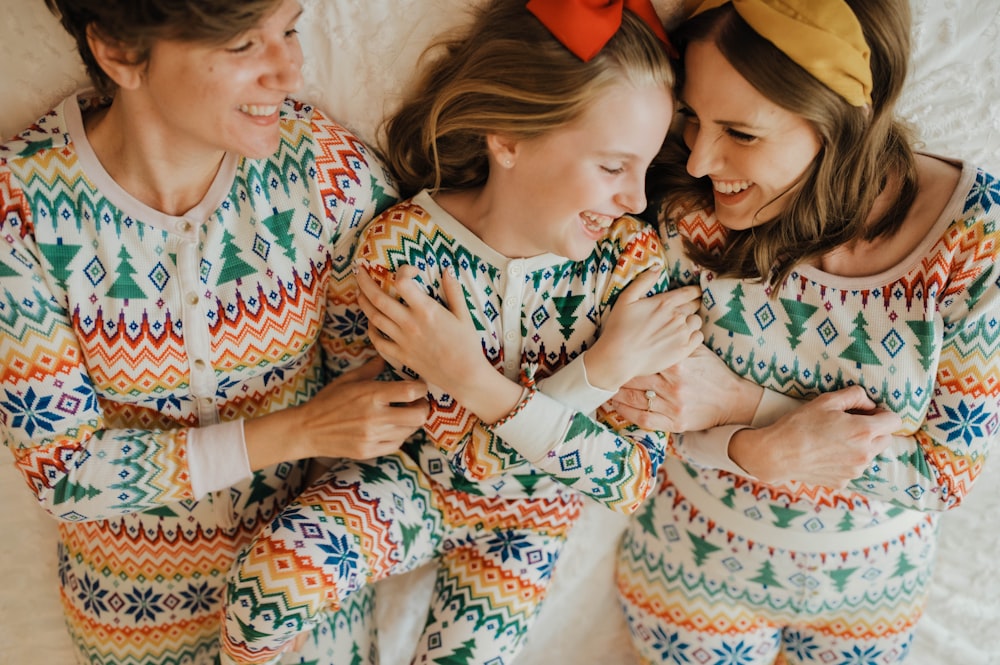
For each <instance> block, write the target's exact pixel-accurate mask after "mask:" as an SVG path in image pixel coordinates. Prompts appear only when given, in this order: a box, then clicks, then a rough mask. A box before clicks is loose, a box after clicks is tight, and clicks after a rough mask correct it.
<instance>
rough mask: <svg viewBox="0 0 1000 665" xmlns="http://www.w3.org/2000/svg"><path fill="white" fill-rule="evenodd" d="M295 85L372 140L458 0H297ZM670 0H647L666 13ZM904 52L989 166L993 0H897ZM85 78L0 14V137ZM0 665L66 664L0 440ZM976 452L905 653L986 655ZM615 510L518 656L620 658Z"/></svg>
mask: <svg viewBox="0 0 1000 665" xmlns="http://www.w3.org/2000/svg"><path fill="white" fill-rule="evenodd" d="M302 4H303V6H304V7H305V10H306V11H305V15H304V18H303V20H302V23H301V25H300V28H301V32H302V41H303V44H304V47H305V51H306V59H307V66H306V70H305V74H306V81H307V85H306V88H305V89H304V90H303V92H302V93H301V95H300V96H301V97H303V98H305V99H308V100H310V101H314V102H316V103H318V104H320V105H321V106H323V107H324V108H326V109H328V110H329V111H330V112H331V113H332V114H333V115H334V117H336V118H338V119H339V120H340V121H341V122H343V123H344V124H346V125H348V126H350V127H352V128H353V129H354V130H355V131H357V132H358V133H359V134H361V135H362V136H363V137H365V138H371V137H372V136H373V132H374V130H375V127H376V126H377V124H378V121H379V120H380V118H381V117H382V115H383V114H384V113H385V112H386V110H388V109H391V108H392V107H393V106H394V104H395V102H396V100H397V99H398V94H399V91H400V90H401V88H402V87H403V86H404V85H405V84H406V81H407V80H408V77H409V76H410V75H411V74H412V72H413V70H414V67H415V59H416V57H417V55H418V54H419V52H420V51H421V49H422V48H423V46H424V45H425V44H426V43H427V41H428V40H429V39H430V38H431V36H432V35H433V34H435V33H436V32H438V31H440V30H443V29H447V28H449V27H452V26H454V25H456V24H458V23H460V22H461V21H462V20H463V17H464V9H465V8H466V7H468V6H469V4H470V0H302ZM678 4H679V3H678V0H660V2H659V4H658V9H660V10H661V14H662V15H663V17H664V18H665V19H667V20H672V19H673V18H675V17H676V10H675V8H676V7H677V5H678ZM912 6H913V7H914V13H915V17H916V21H915V26H914V37H915V53H914V68H913V72H912V75H911V82H910V84H909V86H908V88H907V91H906V94H905V97H904V100H903V104H902V112H903V115H904V116H905V117H906V118H908V119H909V120H911V121H912V122H914V124H915V125H916V126H917V127H918V128H919V130H920V134H921V136H922V138H923V139H924V141H925V143H926V150H928V151H930V152H934V153H938V154H944V155H951V156H955V157H959V158H963V159H968V160H970V161H973V162H975V163H978V164H981V165H984V166H986V167H987V168H988V169H990V170H992V171H993V172H995V173H1000V103H998V100H1000V51H998V50H997V44H998V43H1000V39H998V38H1000V0H912ZM84 80H85V78H84V76H83V71H82V67H81V66H80V64H79V61H78V59H77V57H76V55H75V53H74V51H73V45H72V43H71V41H70V40H69V39H68V37H66V36H65V35H64V34H63V32H62V30H61V28H60V27H59V26H58V24H57V23H56V21H55V19H54V18H52V17H51V16H50V15H49V14H48V12H47V11H46V10H45V8H44V5H43V2H42V0H5V2H4V8H3V11H2V13H0V135H2V136H9V135H10V134H12V133H13V132H15V131H17V130H19V129H21V128H22V127H23V126H25V125H26V124H28V123H29V122H31V121H32V120H34V119H35V118H36V117H37V116H38V115H39V114H40V113H42V112H43V111H45V110H46V109H47V108H48V107H49V106H51V105H52V104H53V103H54V102H56V101H57V100H58V99H60V98H61V97H62V96H64V95H65V94H68V93H69V92H71V91H72V90H73V89H74V88H76V87H77V86H78V85H79V84H80V83H81V82H82V81H84ZM0 460H2V464H0V665H69V664H70V663H72V662H73V661H72V655H71V651H70V648H69V639H68V637H67V636H66V634H65V631H64V628H63V624H62V613H61V609H60V606H59V600H58V595H57V591H56V571H55V524H54V522H52V521H51V520H50V519H49V518H48V517H47V516H46V515H45V514H44V513H43V512H42V511H41V510H40V509H39V508H38V507H37V506H36V505H34V503H33V500H32V499H31V496H30V494H29V492H28V491H27V488H26V487H25V486H24V483H23V481H22V480H21V478H20V476H18V475H17V474H16V473H15V472H14V470H13V467H12V465H11V464H10V462H11V457H10V455H9V453H0ZM996 466H997V463H996V462H993V463H991V464H990V465H989V466H988V467H987V469H986V471H985V473H984V477H983V478H981V479H980V480H979V482H978V484H977V487H976V491H975V492H973V494H972V495H971V497H970V500H969V502H968V503H967V504H966V505H965V506H963V507H961V508H959V509H958V510H955V511H952V512H951V513H949V514H948V515H946V516H945V519H944V523H943V532H942V540H941V547H940V553H939V556H938V562H937V572H936V578H935V584H934V587H933V590H932V595H931V601H930V605H929V607H928V609H927V612H926V615H925V618H924V620H923V622H922V623H921V625H920V627H919V629H918V632H917V637H916V642H915V645H914V650H913V651H914V655H913V658H912V659H911V661H910V662H911V663H912V665H1000V629H998V626H1000V574H998V572H997V570H996V568H995V566H994V559H995V557H996V555H997V554H1000V520H998V518H997V515H998V514H1000V475H998V474H1000V471H997V469H996ZM623 526H624V518H622V517H620V516H617V515H614V514H611V513H609V512H608V511H605V510H603V509H601V508H599V507H597V506H593V507H589V508H588V509H587V510H586V511H585V512H584V517H583V520H582V522H581V523H580V524H579V526H578V527H577V528H576V530H575V532H574V534H573V536H572V538H571V541H570V544H569V548H568V550H567V551H566V553H565V555H564V557H563V560H562V561H561V562H560V567H559V569H558V571H557V573H556V576H555V579H554V583H553V584H554V586H553V589H552V592H551V594H550V597H549V599H548V600H547V601H546V605H545V606H544V607H543V610H542V614H541V616H540V618H539V621H538V623H537V624H536V627H535V628H534V629H533V631H532V633H531V635H530V639H529V644H528V647H527V649H526V650H525V651H524V652H523V654H522V655H521V656H520V657H519V659H518V661H517V663H518V665H553V664H560V665H561V664H567V665H590V664H593V665H597V664H601V665H608V664H610V665H634V663H635V661H634V659H633V658H632V657H631V656H630V655H629V654H628V650H627V636H626V633H625V627H624V622H623V620H622V618H621V616H620V614H619V612H618V609H617V605H616V603H615V598H614V592H613V587H612V584H611V570H612V561H613V549H614V544H615V541H616V537H617V535H618V534H619V533H620V532H621V529H622V527H623ZM428 572H429V571H426V570H424V571H417V572H416V573H412V574H410V575H408V576H404V577H402V578H399V579H395V580H390V581H389V582H387V583H385V584H384V585H383V586H382V587H380V589H379V608H378V617H379V626H380V631H381V648H382V662H383V665H398V664H402V663H406V662H408V660H409V653H410V649H411V645H412V643H413V641H414V639H415V636H416V633H417V632H418V631H419V628H420V623H421V621H422V612H421V611H419V609H420V608H422V607H424V606H425V601H426V598H427V596H428V595H429V593H430V584H431V581H432V580H431V578H430V577H429V575H428Z"/></svg>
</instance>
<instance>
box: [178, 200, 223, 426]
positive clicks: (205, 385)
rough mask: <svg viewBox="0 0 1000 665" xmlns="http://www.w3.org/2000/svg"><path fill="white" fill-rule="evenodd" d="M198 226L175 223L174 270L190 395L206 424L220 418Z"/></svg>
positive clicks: (201, 422) (199, 416)
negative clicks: (178, 292) (175, 258)
mask: <svg viewBox="0 0 1000 665" xmlns="http://www.w3.org/2000/svg"><path fill="white" fill-rule="evenodd" d="M198 230H199V224H197V223H195V222H194V221H192V220H189V219H182V220H180V222H178V224H177V233H178V234H179V235H180V236H181V240H180V243H179V245H178V248H177V268H178V271H177V273H178V278H179V282H180V285H179V286H180V289H181V311H182V315H183V319H182V320H183V325H184V331H183V334H184V346H185V349H186V350H187V354H188V362H189V363H190V370H191V386H190V389H191V396H192V397H193V398H194V400H195V405H196V408H197V410H198V423H199V425H201V426H205V425H214V424H216V423H218V422H219V414H218V411H217V409H216V405H215V393H216V390H217V389H218V387H219V383H218V380H217V379H216V377H215V371H214V370H213V369H212V343H211V337H210V335H209V330H208V317H207V316H205V306H204V303H203V298H202V296H201V292H202V290H203V288H204V286H203V285H202V283H201V280H200V279H199V271H200V265H199V264H200V257H199V254H200V251H199V247H198V241H199V232H198Z"/></svg>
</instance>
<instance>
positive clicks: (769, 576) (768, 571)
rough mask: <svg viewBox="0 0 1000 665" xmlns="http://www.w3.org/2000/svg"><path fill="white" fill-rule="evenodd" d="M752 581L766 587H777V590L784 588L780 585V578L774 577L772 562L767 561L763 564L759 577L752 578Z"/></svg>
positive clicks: (758, 573)
mask: <svg viewBox="0 0 1000 665" xmlns="http://www.w3.org/2000/svg"><path fill="white" fill-rule="evenodd" d="M750 581H751V582H756V583H757V584H762V585H764V586H766V587H775V588H777V589H783V588H784V587H783V586H781V584H779V583H778V578H776V577H775V576H774V568H772V567H771V562H770V561H765V562H764V563H763V564H761V567H760V570H759V571H758V572H757V576H756V577H751V578H750Z"/></svg>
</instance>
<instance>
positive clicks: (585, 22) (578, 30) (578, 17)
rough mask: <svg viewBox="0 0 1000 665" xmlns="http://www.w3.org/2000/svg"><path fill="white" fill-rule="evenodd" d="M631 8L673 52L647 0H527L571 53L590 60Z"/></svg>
mask: <svg viewBox="0 0 1000 665" xmlns="http://www.w3.org/2000/svg"><path fill="white" fill-rule="evenodd" d="M626 9H629V10H631V11H632V12H633V13H634V14H635V15H636V16H638V17H639V18H641V19H642V21H643V22H644V23H645V24H646V25H648V26H649V28H650V29H651V30H652V31H653V33H654V34H655V35H656V36H657V38H659V40H660V41H661V42H663V44H664V46H665V47H666V48H667V50H668V51H669V52H670V53H671V55H673V53H674V49H673V47H672V46H671V45H670V40H668V39H667V33H666V31H665V30H664V29H663V24H662V23H660V17H659V16H657V15H656V10H655V9H653V5H652V3H651V2H650V0H528V11H529V12H531V13H532V14H534V15H535V17H537V18H538V20H539V21H541V22H542V24H543V25H544V26H545V27H546V28H548V29H549V32H551V33H552V36H554V37H555V38H556V39H558V40H559V41H560V42H561V43H562V45H563V46H565V47H566V48H568V49H569V50H570V51H572V52H573V54H574V55H575V56H576V57H578V58H580V59H581V60H583V61H584V62H587V61H589V60H590V59H591V58H593V57H594V56H595V55H597V53H598V51H600V50H601V49H602V48H604V45H605V44H607V43H608V41H609V40H610V39H611V38H612V37H613V36H614V34H615V33H616V32H618V28H620V27H621V25H622V13H623V12H624V11H625V10H626Z"/></svg>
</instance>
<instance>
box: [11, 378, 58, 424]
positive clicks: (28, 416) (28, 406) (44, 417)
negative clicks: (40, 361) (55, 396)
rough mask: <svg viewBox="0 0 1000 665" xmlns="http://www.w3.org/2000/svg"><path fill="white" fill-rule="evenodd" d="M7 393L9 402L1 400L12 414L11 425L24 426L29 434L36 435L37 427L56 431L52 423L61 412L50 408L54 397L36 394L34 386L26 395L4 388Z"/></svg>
mask: <svg viewBox="0 0 1000 665" xmlns="http://www.w3.org/2000/svg"><path fill="white" fill-rule="evenodd" d="M4 392H5V393H6V394H7V399H8V400H9V401H7V402H0V404H2V405H3V407H4V408H5V409H7V410H8V411H9V412H10V414H11V416H12V417H11V426H12V427H23V428H24V430H25V431H26V432H27V433H28V435H29V436H31V435H34V433H35V430H36V429H40V430H45V431H46V432H53V433H54V432H55V431H56V430H55V428H54V427H53V426H52V423H54V422H57V421H58V420H59V414H57V413H56V412H55V411H52V410H49V405H50V404H51V403H52V397H49V396H46V397H39V396H38V395H36V394H35V390H34V388H28V390H27V391H26V392H25V393H24V397H23V398H21V397H20V396H18V395H16V394H14V393H12V392H10V391H9V390H4Z"/></svg>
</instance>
